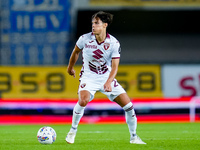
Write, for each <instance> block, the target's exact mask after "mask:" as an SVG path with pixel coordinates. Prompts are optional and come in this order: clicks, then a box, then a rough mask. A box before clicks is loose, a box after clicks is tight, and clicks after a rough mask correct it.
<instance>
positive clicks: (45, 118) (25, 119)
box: [0, 97, 200, 124]
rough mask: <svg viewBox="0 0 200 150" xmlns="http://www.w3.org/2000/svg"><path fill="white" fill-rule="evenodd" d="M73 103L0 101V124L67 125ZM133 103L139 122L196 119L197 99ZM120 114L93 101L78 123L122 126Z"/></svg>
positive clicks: (105, 102)
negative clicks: (118, 124)
mask: <svg viewBox="0 0 200 150" xmlns="http://www.w3.org/2000/svg"><path fill="white" fill-rule="evenodd" d="M76 103H77V101H76V100H74V99H71V100H69V99H51V100H49V99H29V100H24V99H23V100H20V99H18V100H15V99H6V100H5V99H1V100H0V112H1V115H0V124H21V123H23V124H68V123H71V120H72V116H71V115H72V110H73V107H74V105H75V104H76ZM133 104H134V108H135V110H136V113H137V118H138V122H139V123H151V122H194V121H199V120H200V115H198V113H199V108H200V98H199V97H192V98H151V99H150V98H146V99H145V98H141V99H134V100H133ZM47 110H52V112H53V113H49V111H47ZM169 110H170V111H169ZM180 110H184V111H182V112H181V111H180ZM45 111H47V113H46V114H44V112H45ZM34 112H37V113H34ZM91 112H92V113H91ZM111 112H112V113H111ZM180 112H181V113H180ZM123 113H124V112H123V110H122V108H121V107H120V106H118V105H117V104H116V103H113V102H111V101H109V100H107V99H94V100H93V101H92V102H90V103H89V104H88V105H87V107H86V110H85V116H84V117H83V118H82V120H81V123H125V118H124V114H123Z"/></svg>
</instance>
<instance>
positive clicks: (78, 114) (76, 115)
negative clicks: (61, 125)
mask: <svg viewBox="0 0 200 150" xmlns="http://www.w3.org/2000/svg"><path fill="white" fill-rule="evenodd" d="M84 109H85V107H82V106H80V105H79V103H77V104H76V105H75V107H74V110H73V117H72V127H71V129H70V131H72V132H76V131H77V127H78V124H79V122H80V120H81V118H82V116H83V114H84Z"/></svg>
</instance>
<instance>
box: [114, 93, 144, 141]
mask: <svg viewBox="0 0 200 150" xmlns="http://www.w3.org/2000/svg"><path fill="white" fill-rule="evenodd" d="M114 101H115V102H116V103H117V104H119V105H120V106H121V107H122V108H123V109H124V111H125V118H126V123H127V124H128V128H129V132H130V135H131V138H130V143H135V144H146V143H145V142H143V141H142V140H141V139H140V138H139V136H137V134H136V128H137V118H136V114H135V111H134V108H133V104H132V102H131V101H130V98H129V97H128V95H127V93H122V94H120V95H119V96H117V97H116V98H115V99H114Z"/></svg>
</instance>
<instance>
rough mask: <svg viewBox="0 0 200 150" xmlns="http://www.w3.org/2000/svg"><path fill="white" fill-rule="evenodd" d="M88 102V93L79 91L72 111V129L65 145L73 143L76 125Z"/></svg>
mask: <svg viewBox="0 0 200 150" xmlns="http://www.w3.org/2000/svg"><path fill="white" fill-rule="evenodd" d="M89 101H90V92H89V91H86V90H83V91H80V92H79V101H78V103H77V104H76V105H75V107H74V109H73V117H72V127H71V129H70V131H69V133H68V135H67V137H66V141H67V143H70V144H72V143H74V139H75V136H76V132H77V127H78V124H79V122H80V120H81V118H82V116H83V114H84V109H85V107H86V105H87V103H88V102H89Z"/></svg>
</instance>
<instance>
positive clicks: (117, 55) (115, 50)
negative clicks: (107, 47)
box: [111, 41, 121, 59]
mask: <svg viewBox="0 0 200 150" xmlns="http://www.w3.org/2000/svg"><path fill="white" fill-rule="evenodd" d="M120 52H121V47H120V43H119V42H118V41H117V42H116V43H115V44H114V46H113V52H112V56H111V57H112V59H119V58H120Z"/></svg>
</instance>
